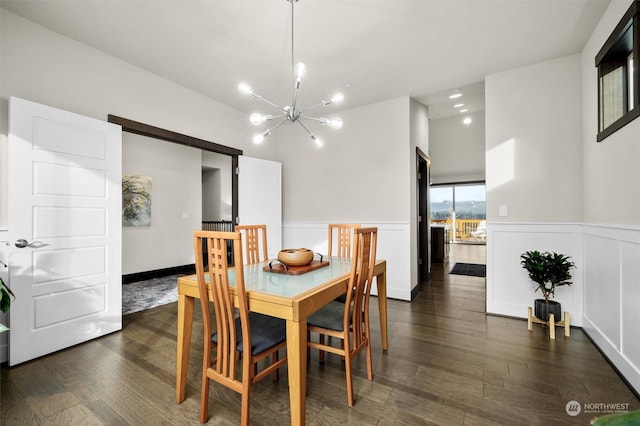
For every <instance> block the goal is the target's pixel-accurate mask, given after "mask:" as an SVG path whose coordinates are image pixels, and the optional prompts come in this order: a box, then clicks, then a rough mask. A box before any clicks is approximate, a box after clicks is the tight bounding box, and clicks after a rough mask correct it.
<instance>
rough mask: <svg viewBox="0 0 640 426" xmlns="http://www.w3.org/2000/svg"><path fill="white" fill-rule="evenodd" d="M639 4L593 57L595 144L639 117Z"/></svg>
mask: <svg viewBox="0 0 640 426" xmlns="http://www.w3.org/2000/svg"><path fill="white" fill-rule="evenodd" d="M639 11H640V0H635V1H634V2H633V3H632V4H631V7H630V8H629V10H627V12H626V13H625V15H624V17H623V18H622V20H621V21H620V23H618V25H617V26H616V28H615V30H614V31H613V33H611V35H610V36H609V38H608V39H607V41H606V42H605V44H604V46H602V49H600V52H598V54H597V55H596V67H597V68H598V137H597V140H598V142H600V141H602V140H603V139H604V138H606V137H607V136H609V135H610V134H612V133H613V132H615V131H616V130H618V129H621V128H622V127H624V126H625V125H626V124H627V123H629V122H631V121H632V120H633V119H634V118H636V117H638V116H640V106H639V105H638V101H639V98H640V96H639V94H638V90H639V88H640V87H639V86H640V84H638V74H639V72H638V68H639V67H638V66H637V63H638V57H639V54H638V52H639V48H640V46H639V45H640V41H639V40H640V22H639V18H638V16H639V13H638V12H639Z"/></svg>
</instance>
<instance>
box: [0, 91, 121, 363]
mask: <svg viewBox="0 0 640 426" xmlns="http://www.w3.org/2000/svg"><path fill="white" fill-rule="evenodd" d="M121 135H122V132H121V128H120V126H117V125H114V124H111V123H107V122H105V121H100V120H96V119H92V118H88V117H84V116H81V115H78V114H73V113H70V112H66V111H62V110H59V109H55V108H51V107H48V106H44V105H40V104H36V103H33V102H29V101H25V100H22V99H18V98H10V100H9V241H10V247H9V248H10V250H11V253H10V262H9V263H10V265H9V280H10V281H9V282H10V286H11V288H12V290H13V292H14V293H15V295H16V299H15V301H14V302H13V304H12V306H11V310H10V317H9V321H10V327H11V331H10V335H9V365H15V364H19V363H21V362H25V361H28V360H30V359H33V358H36V357H39V356H42V355H46V354H48V353H51V352H54V351H57V350H60V349H64V348H66V347H69V346H72V345H75V344H78V343H82V342H84V341H87V340H90V339H93V338H96V337H99V336H102V335H104V334H107V333H111V332H114V331H117V330H120V329H121V328H122V287H121V283H122V271H121V269H122V266H121V263H122V262H121V240H122V227H121V223H122V222H121V221H122V219H121V217H122V213H121V204H122V201H121V200H122V186H121V179H122V176H121V175H122V137H121ZM21 240H22V241H21Z"/></svg>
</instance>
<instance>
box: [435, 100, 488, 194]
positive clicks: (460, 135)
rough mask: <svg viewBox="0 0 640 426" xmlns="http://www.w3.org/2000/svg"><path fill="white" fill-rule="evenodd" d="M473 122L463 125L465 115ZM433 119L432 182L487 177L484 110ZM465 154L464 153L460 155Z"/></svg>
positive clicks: (460, 180)
mask: <svg viewBox="0 0 640 426" xmlns="http://www.w3.org/2000/svg"><path fill="white" fill-rule="evenodd" d="M467 116H468V117H470V118H471V119H472V122H471V124H469V125H465V124H462V119H463V118H464V117H467ZM464 117H463V116H462V115H460V116H454V117H447V118H439V119H434V120H430V121H429V153H430V154H431V181H432V183H434V184H437V183H455V182H472V181H484V180H485V140H484V139H485V113H484V111H480V112H476V113H473V114H465V115H464ZM460 153H462V154H460Z"/></svg>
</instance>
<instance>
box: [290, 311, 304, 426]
mask: <svg viewBox="0 0 640 426" xmlns="http://www.w3.org/2000/svg"><path fill="white" fill-rule="evenodd" d="M287 369H288V374H289V403H290V408H291V424H292V425H293V426H299V425H304V424H305V421H306V418H305V416H306V406H307V400H306V398H307V321H306V319H304V320H302V321H299V322H298V321H293V320H287Z"/></svg>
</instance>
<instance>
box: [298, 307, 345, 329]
mask: <svg viewBox="0 0 640 426" xmlns="http://www.w3.org/2000/svg"><path fill="white" fill-rule="evenodd" d="M344 307H345V305H344V303H340V302H336V301H335V300H334V301H333V302H330V303H329V304H327V305H325V306H323V307H322V308H321V309H320V310H318V311H317V312H315V313H313V314H312V315H311V316H309V318H307V324H309V325H313V326H315V327H322V328H326V329H329V330H336V331H344V323H343V317H344Z"/></svg>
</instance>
